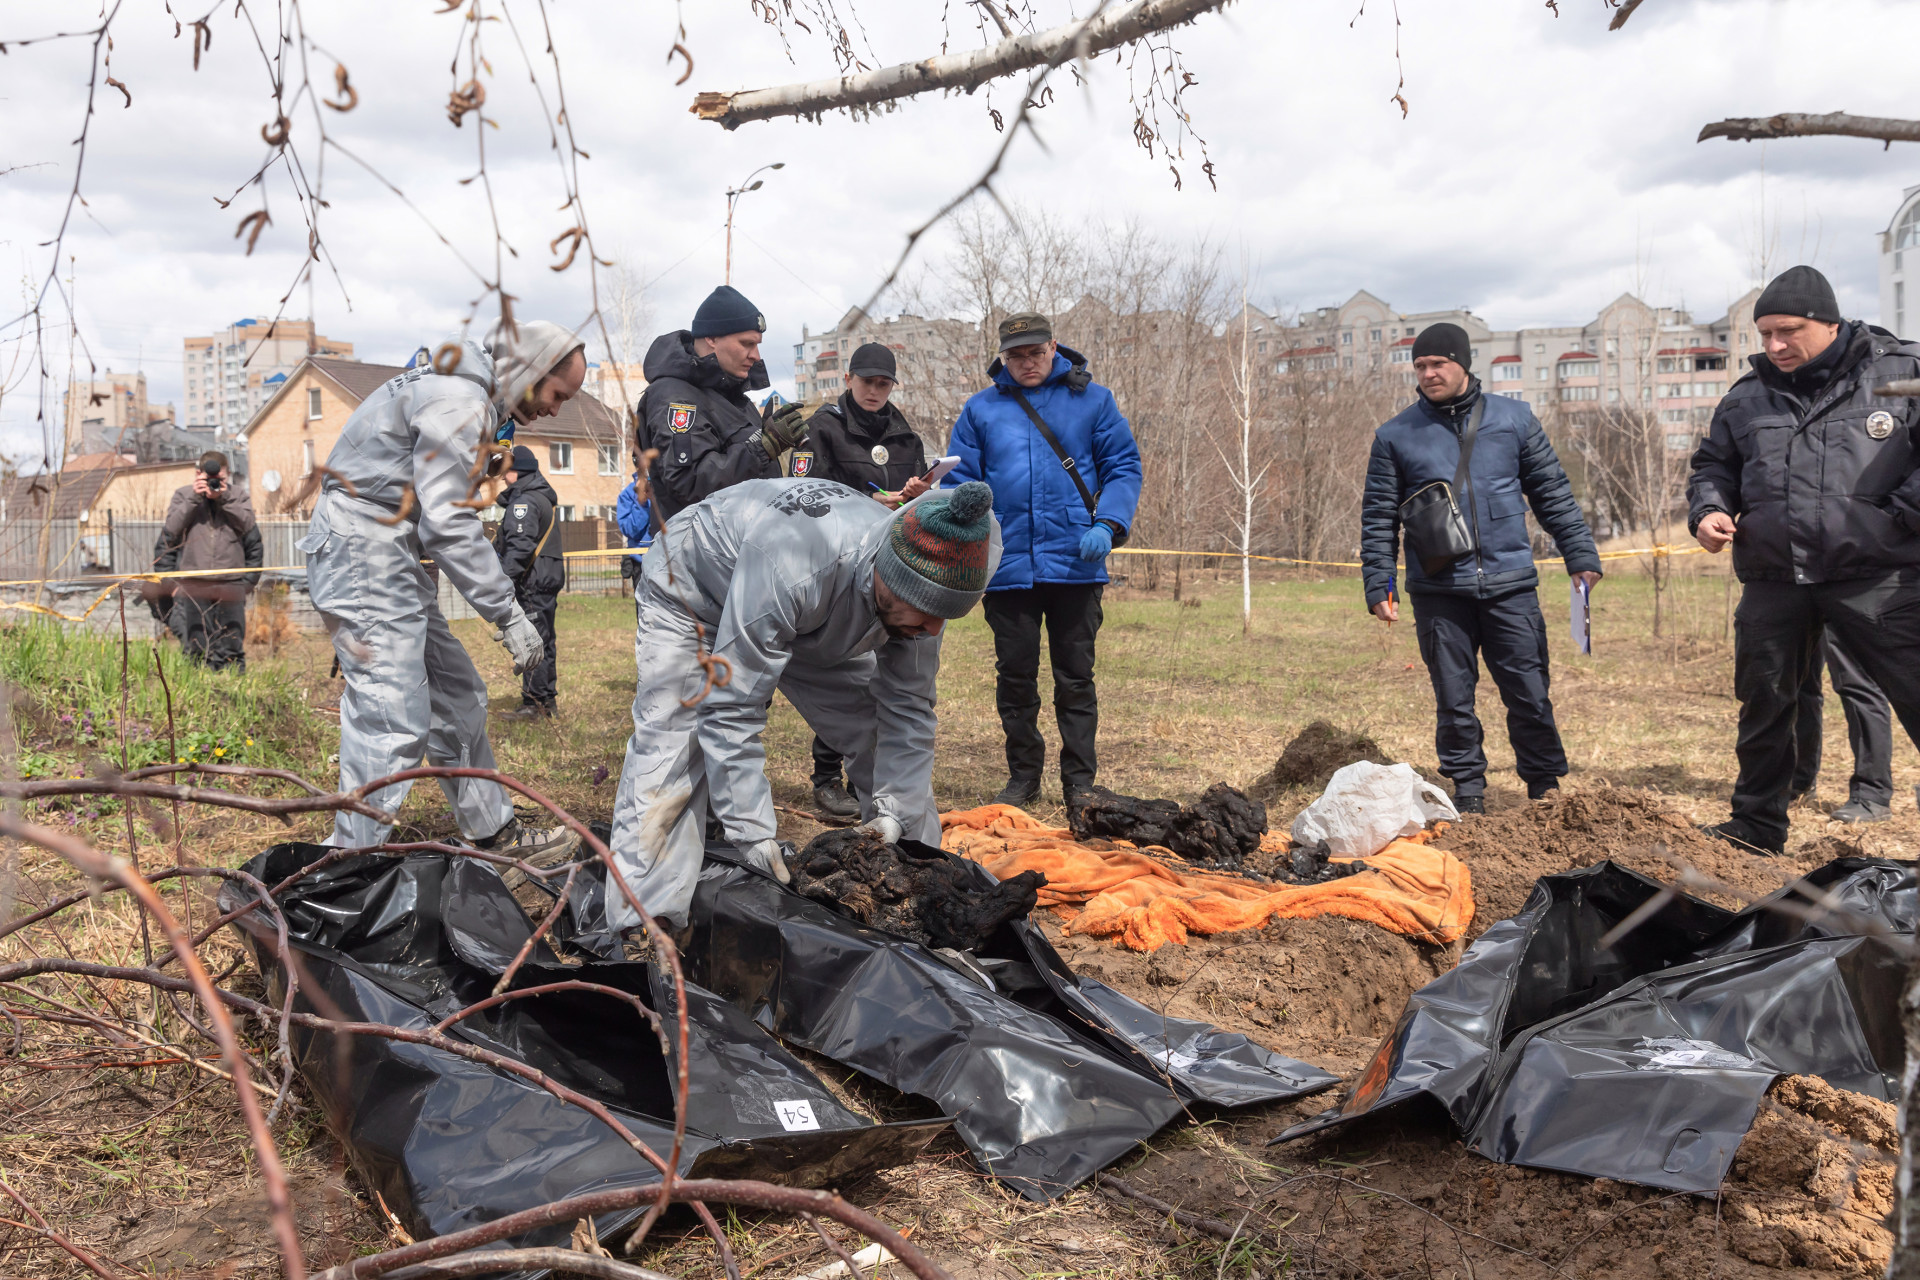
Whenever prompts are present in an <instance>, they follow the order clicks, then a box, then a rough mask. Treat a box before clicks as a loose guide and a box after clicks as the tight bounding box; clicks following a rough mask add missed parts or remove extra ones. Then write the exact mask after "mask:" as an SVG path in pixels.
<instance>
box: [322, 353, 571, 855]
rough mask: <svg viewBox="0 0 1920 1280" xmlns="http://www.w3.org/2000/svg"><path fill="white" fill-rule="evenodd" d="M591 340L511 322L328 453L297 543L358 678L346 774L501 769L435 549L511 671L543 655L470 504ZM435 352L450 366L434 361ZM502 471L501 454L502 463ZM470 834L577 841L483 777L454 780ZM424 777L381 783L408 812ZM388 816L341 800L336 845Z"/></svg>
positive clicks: (403, 384)
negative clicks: (349, 809) (531, 816)
mask: <svg viewBox="0 0 1920 1280" xmlns="http://www.w3.org/2000/svg"><path fill="white" fill-rule="evenodd" d="M582 348H583V344H582V343H581V342H580V340H579V339H578V338H576V337H574V335H573V334H571V333H569V332H568V331H567V330H565V329H562V328H561V327H560V326H558V325H554V324H547V323H545V322H543V321H530V322H526V323H522V324H521V325H519V326H518V328H517V330H516V331H515V332H513V333H511V334H501V335H497V336H495V337H493V338H490V339H488V341H487V342H486V344H485V345H484V346H483V345H481V344H480V343H477V342H473V341H465V342H460V343H458V344H449V345H448V346H446V347H442V348H441V353H442V355H441V356H439V357H436V361H435V364H434V365H423V366H421V367H418V368H412V369H408V370H407V371H406V372H405V373H402V374H400V375H399V376H397V377H395V378H392V379H390V380H389V381H388V382H387V383H386V384H385V385H383V386H382V387H380V388H379V389H378V390H377V391H375V392H374V393H373V394H372V395H370V396H368V397H367V398H366V400H364V401H363V402H362V403H361V405H360V407H359V408H358V409H356V410H354V413H353V416H352V417H351V418H349V419H348V420H347V425H346V427H345V428H344V429H343V430H342V432H341V435H340V440H339V442H338V443H337V444H335V445H334V447H333V452H332V453H330V454H329V455H328V457H327V465H326V467H325V469H324V470H323V471H322V474H323V475H324V476H325V481H324V483H323V485H322V488H321V491H320V498H319V501H318V502H317V503H316V505H315V507H314V513H313V522H312V524H311V526H310V527H309V529H308V531H307V536H306V537H305V538H302V539H301V540H300V543H299V546H300V549H301V550H302V551H304V552H306V554H307V588H308V591H309V592H310V593H311V595H312V598H313V605H314V608H316V609H318V610H319V611H320V616H321V619H322V621H324V622H325V623H326V627H327V632H328V634H329V635H330V636H331V637H332V639H333V648H334V652H335V654H337V655H338V656H339V659H340V673H341V675H343V676H345V677H346V682H347V687H346V692H345V693H343V694H342V695H341V698H340V788H341V790H343V791H344V790H348V789H350V788H354V787H358V786H360V785H362V784H363V783H366V782H370V781H372V780H373V779H375V778H379V777H383V776H385V775H387V774H390V773H397V772H399V771H401V770H403V769H411V768H413V767H415V766H416V765H418V764H419V763H420V762H421V759H422V758H423V757H424V758H425V759H426V760H427V762H428V763H430V764H434V765H443V766H455V767H467V768H477V769H492V768H494V767H495V765H494V759H493V747H492V745H491V744H490V743H489V742H488V741H487V686H486V683H485V681H483V680H482V679H481V678H480V673H479V672H478V671H476V670H475V669H474V666H473V660H472V659H471V658H469V657H468V656H467V651H466V650H465V649H463V648H462V647H461V646H460V642H459V641H458V640H456V639H454V637H453V633H452V632H451V631H449V630H448V629H447V620H446V618H444V617H443V616H441V613H440V606H439V604H438V603H437V600H436V596H437V587H436V584H435V583H434V581H433V579H432V578H431V577H429V576H428V573H427V570H426V567H425V566H424V565H422V564H421V561H422V560H423V559H430V560H432V561H433V563H434V564H435V565H436V566H437V567H438V568H439V571H440V573H441V574H442V575H444V576H445V577H446V578H447V579H448V580H449V581H451V582H452V583H453V585H454V586H455V587H456V588H458V590H459V592H460V594H461V595H463V596H465V597H466V599H467V602H468V603H469V604H471V605H472V606H473V608H474V611H475V612H477V613H478V614H479V615H480V616H481V617H482V618H484V619H486V620H487V621H488V622H490V623H492V624H493V625H494V626H496V627H499V628H501V631H500V633H498V634H497V635H496V636H495V639H497V640H501V641H502V642H503V643H504V644H505V645H506V646H507V649H508V651H509V652H510V653H511V654H512V655H513V663H514V669H515V670H516V671H522V670H525V669H526V668H528V667H531V666H533V665H535V664H536V663H538V662H539V661H540V658H541V656H542V646H541V642H540V635H539V632H538V631H537V630H536V629H535V627H534V625H533V623H532V622H531V621H530V620H529V619H528V618H527V615H526V613H525V612H524V611H523V610H522V609H521V608H520V606H519V605H518V604H517V603H515V601H514V597H513V583H512V582H510V581H508V579H507V576H506V574H504V573H502V572H501V570H500V560H499V557H498V556H496V555H495V554H494V550H493V548H492V547H491V546H490V545H488V543H487V538H486V534H485V533H484V532H483V531H482V529H481V527H480V513H479V512H478V511H477V510H476V509H475V508H474V507H473V506H471V505H467V504H468V502H469V501H470V499H469V498H468V494H469V491H470V489H471V487H472V485H473V482H474V480H475V478H476V477H477V476H478V475H479V474H480V471H479V470H476V468H480V469H485V468H487V467H488V465H489V464H492V463H496V462H497V463H498V464H502V465H503V464H504V463H505V462H506V453H505V451H504V450H492V451H490V453H489V456H488V458H487V460H486V461H485V462H482V461H480V460H479V459H480V446H481V443H482V442H483V441H484V442H486V443H488V444H489V445H492V444H494V443H495V442H497V441H507V440H511V439H512V437H513V429H512V428H513V424H514V423H516V422H519V423H525V422H531V421H532V420H533V419H535V418H542V417H550V416H552V415H553V414H554V413H555V412H557V411H558V409H559V408H560V406H561V405H562V404H564V403H566V402H567V401H568V400H569V399H571V398H572V397H573V396H574V395H575V394H576V393H577V392H578V391H579V390H580V383H581V380H582V379H583V378H584V377H585V376H586V361H585V357H584V353H583V350H582ZM435 365H437V366H438V367H439V368H440V369H443V370H445V372H436V369H435ZM496 470H497V468H496ZM440 785H441V789H442V790H443V791H445V792H446V795H447V799H448V801H449V803H451V804H452V806H453V812H454V818H455V820H456V822H457V823H458V824H459V827H460V834H461V835H462V836H463V837H465V838H466V839H467V840H468V841H470V842H471V843H473V844H474V845H476V846H478V847H480V848H483V849H489V850H493V851H495V852H501V853H508V854H511V855H513V856H515V857H518V858H522V859H538V860H539V862H538V865H544V864H545V863H546V862H547V861H548V860H551V861H555V862H558V861H561V860H564V859H565V857H566V856H567V855H568V854H569V853H570V852H571V850H572V847H573V846H574V844H575V843H576V841H575V840H574V839H573V838H572V837H569V836H568V835H567V834H566V829H565V828H563V827H553V828H548V829H534V828H530V827H523V826H522V825H521V824H520V822H519V820H518V819H516V818H515V817H514V815H513V805H512V803H511V802H510V801H509V799H508V798H507V792H506V789H505V788H503V787H502V786H500V784H499V783H497V782H493V781H490V780H487V779H481V778H463V779H458V780H444V781H442V782H441V784H440ZM410 787H411V784H409V783H401V784H398V785H396V786H391V787H387V788H385V789H384V790H382V791H379V792H377V793H375V794H374V795H372V796H369V797H368V799H369V800H370V801H372V803H374V804H376V805H378V806H380V807H381V808H383V809H389V810H397V809H398V808H399V807H400V804H401V802H402V801H404V800H405V799H406V797H407V792H408V790H409V789H410ZM389 829H390V828H389V827H388V826H386V825H385V824H382V823H380V822H377V821H375V820H374V819H372V818H369V817H365V816H363V815H359V814H351V813H345V812H342V813H340V814H339V815H338V816H337V817H336V818H335V820H334V828H333V838H332V841H331V843H333V844H335V845H337V846H342V847H348V848H360V847H364V846H367V845H373V844H379V843H381V842H383V841H384V840H385V839H386V838H387V832H388V831H389Z"/></svg>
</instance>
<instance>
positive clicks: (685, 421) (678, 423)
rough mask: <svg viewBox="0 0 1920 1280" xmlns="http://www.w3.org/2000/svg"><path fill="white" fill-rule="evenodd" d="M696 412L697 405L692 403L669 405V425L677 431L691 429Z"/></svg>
mask: <svg viewBox="0 0 1920 1280" xmlns="http://www.w3.org/2000/svg"><path fill="white" fill-rule="evenodd" d="M695 412H696V408H695V406H693V405H690V404H670V405H668V406H667V425H668V426H669V427H672V428H673V430H674V431H675V432H685V431H691V430H693V416H694V413H695Z"/></svg>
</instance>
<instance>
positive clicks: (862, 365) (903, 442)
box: [789, 342, 927, 818]
mask: <svg viewBox="0 0 1920 1280" xmlns="http://www.w3.org/2000/svg"><path fill="white" fill-rule="evenodd" d="M898 382H899V367H898V366H897V365H896V364H895V363H894V359H893V352H892V351H890V350H888V349H887V348H886V347H883V346H881V345H880V344H879V343H877V342H869V343H867V344H866V345H864V346H862V347H861V348H859V350H857V351H855V352H854V353H853V359H851V360H849V361H847V389H846V390H845V391H843V392H841V393H840V398H839V399H838V400H833V401H830V402H828V403H827V404H824V405H822V406H820V408H819V409H818V410H817V411H816V412H815V413H814V415H813V417H811V418H809V419H808V420H807V425H806V441H805V443H804V444H803V445H802V446H801V447H800V448H797V449H795V450H794V451H793V456H792V459H791V460H790V463H789V470H790V472H791V473H792V474H793V475H795V476H812V477H814V478H816V479H820V480H837V481H838V482H840V483H841V484H843V485H846V486H847V488H849V489H853V490H856V491H857V492H860V493H864V494H866V495H867V496H868V497H870V498H873V499H874V500H875V501H877V502H880V503H882V504H884V505H886V506H889V507H898V506H900V505H901V504H902V503H905V502H911V501H913V499H915V498H917V497H919V496H920V495H921V494H923V493H925V492H926V491H927V483H926V481H925V480H923V479H921V477H922V476H924V475H925V474H926V470H927V449H926V446H925V445H924V444H922V443H921V441H920V437H919V436H917V435H915V434H914V432H913V428H912V427H910V426H908V425H907V417H906V415H905V414H903V413H901V412H900V410H899V408H898V407H897V406H895V405H894V404H893V403H892V401H891V400H890V399H889V397H891V396H892V395H893V389H894V387H895V386H896V385H897V384H898ZM813 803H814V807H815V808H817V809H819V810H820V812H822V813H825V814H829V815H831V816H833V817H836V818H857V817H859V816H860V803H859V801H857V800H855V799H854V798H853V795H852V794H851V793H850V792H849V791H848V790H847V785H846V782H845V781H844V780H843V779H842V777H841V758H840V754H839V752H837V751H835V750H834V749H833V748H832V747H829V746H828V745H827V744H826V743H824V742H822V741H821V740H820V739H819V738H818V737H817V736H816V737H815V738H814V740H813Z"/></svg>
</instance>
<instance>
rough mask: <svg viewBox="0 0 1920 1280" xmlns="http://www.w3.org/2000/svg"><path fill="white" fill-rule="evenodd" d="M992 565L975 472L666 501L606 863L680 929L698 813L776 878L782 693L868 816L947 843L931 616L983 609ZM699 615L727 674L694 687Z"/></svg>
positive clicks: (988, 506)
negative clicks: (925, 489) (774, 712)
mask: <svg viewBox="0 0 1920 1280" xmlns="http://www.w3.org/2000/svg"><path fill="white" fill-rule="evenodd" d="M999 563H1000V525H999V523H998V522H997V521H995V520H994V518H993V491H992V490H991V489H989V488H988V487H987V486H986V485H984V484H980V483H978V482H975V483H973V484H966V485H962V486H960V487H959V488H958V489H949V490H936V491H934V492H932V493H929V494H926V495H924V496H922V497H920V498H918V499H916V500H915V501H913V502H911V503H909V504H907V505H906V506H905V507H902V508H901V509H900V510H899V511H898V512H897V513H896V512H893V511H890V510H888V509H887V508H886V507H883V506H881V505H880V504H879V503H877V502H874V501H873V500H872V499H870V498H868V497H867V496H866V495H864V494H859V493H855V492H854V491H853V490H851V489H849V488H847V487H846V486H845V485H840V484H835V483H833V482H832V481H828V480H749V481H746V482H745V483H743V484H737V485H733V486H731V487H730V488H726V489H722V490H721V491H719V492H718V493H715V494H714V495H713V496H712V497H709V498H707V499H706V500H705V501H703V502H700V503H696V504H695V505H693V506H691V507H688V508H686V509H685V510H683V511H681V512H680V513H679V514H677V515H675V516H674V517H673V519H672V520H671V521H670V522H669V523H668V524H667V528H666V532H665V533H664V534H662V535H661V536H659V537H658V538H656V539H655V540H654V544H653V548H652V550H650V551H649V552H648V553H647V558H646V567H645V571H644V573H643V575H642V577H641V580H640V587H639V591H638V595H639V599H640V606H639V626H638V631H637V634H636V635H635V637H634V663H635V666H636V667H637V669H638V673H639V682H638V687H637V689H636V690H635V693H634V699H633V737H632V738H631V739H630V740H629V741H628V743H627V760H626V766H625V767H624V768H623V769H622V770H621V772H620V791H619V795H618V797H617V798H616V799H615V801H614V810H613V840H612V846H613V855H614V860H615V862H616V863H617V864H618V865H619V868H620V871H621V874H622V875H624V876H625V877H626V881H627V884H628V885H629V887H631V888H632V889H633V892H634V896H635V897H637V898H638V899H639V900H640V901H641V902H642V903H643V904H645V906H646V908H647V910H648V911H649V912H651V913H652V914H653V915H654V916H655V917H657V918H660V919H662V920H665V921H667V922H669V923H670V924H671V925H672V926H674V927H676V928H677V927H680V926H683V925H685V924H686V922H687V915H688V907H689V904H690V903H691V902H692V900H693V888H694V882H695V880H696V879H697V878H698V876H699V874H700V861H701V857H702V854H703V851H704V850H703V846H704V837H705V831H706V817H707V813H708V810H709V809H711V811H712V813H713V816H714V817H715V818H716V819H718V821H719V823H720V826H721V827H722V828H723V829H724V831H725V833H726V838H727V840H729V841H730V842H732V844H733V846H734V847H735V848H736V849H738V850H739V851H740V852H741V853H742V854H744V855H745V856H746V858H747V860H748V861H749V862H751V863H752V864H754V865H756V866H758V867H759V868H760V869H761V870H763V871H766V872H767V873H769V874H771V875H773V876H774V877H775V878H776V879H779V880H780V881H782V882H783V883H784V882H785V881H786V879H787V875H788V872H787V867H786V863H785V861H784V859H783V857H782V854H781V850H780V846H779V845H778V843H777V842H776V840H775V838H774V836H775V830H776V824H775V818H774V809H773V790H772V788H771V787H770V786H769V785H768V783H767V775H766V750H765V748H764V747H763V745H762V743H761V734H762V733H763V731H764V730H765V729H766V724H767V707H768V704H769V703H771V702H772V700H773V692H774V690H775V689H778V690H779V691H780V692H782V693H784V694H786V695H787V699H788V700H789V701H790V702H792V703H793V705H794V706H795V707H796V708H797V709H798V710H799V712H800V714H801V715H802V716H803V717H804V718H805V719H806V721H807V724H808V725H809V726H810V727H811V728H812V729H813V731H814V732H815V733H817V734H818V735H819V736H820V737H821V739H822V740H823V741H825V742H826V743H827V744H828V745H829V746H830V747H832V748H833V749H834V750H835V751H838V752H840V753H841V754H842V755H844V756H846V757H847V760H848V769H847V777H848V780H849V781H850V782H851V783H852V787H853V791H854V793H855V795H856V796H857V797H858V799H859V801H860V812H861V816H862V817H863V818H865V819H866V825H867V826H869V827H872V828H874V829H876V830H878V831H880V832H881V833H882V834H883V835H884V836H885V837H886V839H888V840H889V841H895V840H899V839H901V838H902V837H903V836H905V837H908V838H911V839H914V840H920V841H923V842H925V843H927V844H938V843H939V842H940V814H939V811H938V810H937V809H936V808H935V806H934V802H933V733H934V714H933V702H934V680H935V678H936V676H937V675H938V674H939V670H940V629H941V628H942V627H943V626H944V625H945V624H946V620H947V619H949V618H958V617H960V616H961V615H963V614H965V613H966V612H967V611H968V610H969V609H971V608H973V606H974V605H975V604H977V603H979V600H980V597H981V594H982V593H983V592H985V590H986V586H987V582H988V581H989V580H990V579H991V578H992V577H993V573H994V570H995V569H996V568H997V567H998V566H999ZM696 623H698V624H699V625H701V626H704V627H705V629H706V636H707V639H708V641H709V642H710V643H711V645H712V651H713V656H714V658H715V659H716V660H718V659H725V661H726V663H727V665H728V667H729V669H730V679H728V681H727V683H726V684H724V685H721V684H718V683H715V684H714V685H713V687H712V688H710V689H704V696H702V695H703V686H704V685H705V683H706V674H705V672H704V671H703V670H702V668H701V666H700V664H699V662H698V660H697V659H698V654H699V643H700V641H699V637H698V635H697V633H696V631H695V624H696ZM607 900H608V904H609V912H608V915H609V919H610V921H611V923H612V924H613V925H614V926H615V927H616V928H620V929H631V928H632V927H634V926H635V925H637V924H638V923H639V921H638V920H637V919H636V918H635V916H634V914H633V910H632V908H631V907H629V906H628V905H627V903H626V900H625V897H624V895H622V894H621V893H619V892H618V890H617V889H615V890H613V891H611V892H609V893H608V894H607Z"/></svg>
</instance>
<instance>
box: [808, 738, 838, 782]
mask: <svg viewBox="0 0 1920 1280" xmlns="http://www.w3.org/2000/svg"><path fill="white" fill-rule="evenodd" d="M842 759H843V757H842V756H841V754H840V753H839V752H838V751H835V750H834V749H833V748H832V747H830V746H828V745H827V744H826V743H824V742H822V741H821V740H820V735H819V734H817V733H816V734H814V735H813V785H814V788H815V789H816V790H818V789H819V788H821V787H835V786H839V785H840V765H841V761H842Z"/></svg>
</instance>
